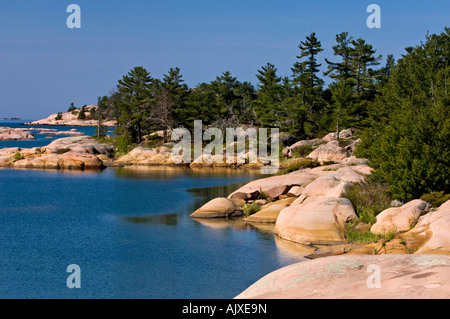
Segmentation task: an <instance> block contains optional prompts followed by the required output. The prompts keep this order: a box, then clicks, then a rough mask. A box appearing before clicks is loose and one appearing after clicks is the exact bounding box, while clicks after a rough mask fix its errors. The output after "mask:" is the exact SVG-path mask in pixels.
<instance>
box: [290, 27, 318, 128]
mask: <svg viewBox="0 0 450 319" xmlns="http://www.w3.org/2000/svg"><path fill="white" fill-rule="evenodd" d="M299 49H300V50H301V54H300V55H299V56H297V58H298V59H300V61H297V62H296V63H295V64H294V66H293V67H292V69H291V70H292V85H293V91H292V97H291V98H290V99H289V101H288V104H289V110H290V114H291V116H292V117H294V118H296V119H297V125H298V127H297V130H296V133H297V134H298V135H299V136H300V137H305V133H306V127H305V125H306V124H309V126H310V128H309V129H308V131H314V130H317V129H318V123H319V121H320V113H321V111H322V110H323V108H324V106H325V100H324V99H323V97H322V94H323V84H324V82H323V80H322V79H321V78H319V76H318V74H319V71H320V69H319V68H320V66H321V64H319V63H317V55H318V54H319V53H320V52H322V51H323V49H322V45H321V43H320V41H319V40H318V39H317V38H316V35H315V33H314V32H313V33H311V34H310V35H309V36H307V37H306V40H305V41H302V42H300V45H299Z"/></svg>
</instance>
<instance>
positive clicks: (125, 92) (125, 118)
mask: <svg viewBox="0 0 450 319" xmlns="http://www.w3.org/2000/svg"><path fill="white" fill-rule="evenodd" d="M153 84H154V79H153V78H152V77H151V75H150V73H149V72H148V71H147V70H146V69H145V68H143V67H135V68H133V69H132V70H131V71H130V72H128V74H127V75H125V76H123V78H122V79H121V80H119V84H118V85H117V88H118V90H119V92H120V93H121V94H122V97H123V99H122V100H121V101H120V103H119V108H120V109H121V116H120V118H119V122H118V124H119V125H120V127H121V128H122V129H124V130H127V131H128V132H129V133H130V135H131V136H132V139H133V140H134V141H136V142H137V143H141V142H142V136H143V125H144V124H145V123H144V122H145V120H146V119H147V118H148V116H149V113H150V112H149V111H150V109H151V105H152V102H153V101H152V99H153V96H152V93H154V92H152V85H153Z"/></svg>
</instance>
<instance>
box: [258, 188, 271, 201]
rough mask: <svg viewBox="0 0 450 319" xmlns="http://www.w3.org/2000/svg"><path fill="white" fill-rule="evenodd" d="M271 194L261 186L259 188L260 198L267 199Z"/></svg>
mask: <svg viewBox="0 0 450 319" xmlns="http://www.w3.org/2000/svg"><path fill="white" fill-rule="evenodd" d="M268 197H269V196H268V195H267V194H266V193H264V192H263V191H262V189H261V187H260V188H259V195H258V199H267V198H268Z"/></svg>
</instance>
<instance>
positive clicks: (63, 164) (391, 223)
mask: <svg viewBox="0 0 450 319" xmlns="http://www.w3.org/2000/svg"><path fill="white" fill-rule="evenodd" d="M333 134H334V133H331V134H329V135H327V136H326V137H324V138H323V139H318V140H312V141H307V142H305V141H300V142H297V143H295V144H292V145H291V146H288V147H285V149H284V150H283V154H285V156H286V157H287V158H289V157H291V158H292V160H291V161H288V162H287V163H295V161H296V159H295V154H296V149H297V148H304V146H305V145H309V146H312V147H311V148H310V149H309V151H311V152H310V153H309V154H308V155H307V156H306V159H307V160H308V161H314V162H316V163H318V162H319V161H320V162H321V164H322V165H321V166H318V167H310V168H300V169H295V170H293V171H292V172H290V173H287V174H283V175H274V176H270V177H266V178H261V179H257V180H254V181H251V182H249V183H247V184H246V185H244V186H242V187H240V188H239V189H237V190H236V191H234V192H232V193H230V194H229V195H228V196H227V197H223V198H215V199H213V200H211V201H209V202H208V203H205V204H204V205H203V206H202V207H200V208H199V209H198V210H196V211H195V212H193V213H192V214H191V217H192V218H195V219H197V220H198V221H201V222H202V223H206V224H208V223H209V221H212V220H217V219H223V220H228V221H230V222H231V221H233V220H235V219H238V220H241V221H242V222H244V223H247V224H248V225H252V226H254V227H257V228H259V227H263V228H264V227H266V226H264V225H271V227H272V228H271V229H272V231H273V234H274V237H275V239H276V240H277V241H280V240H281V241H286V243H288V242H289V243H292V244H295V245H297V246H298V247H300V248H299V250H301V251H303V252H304V255H305V257H306V258H308V259H309V261H305V262H302V263H301V265H297V266H294V265H292V267H293V268H292V267H291V266H289V267H291V268H289V267H286V268H283V269H280V270H279V271H277V272H275V273H273V274H269V275H268V276H266V277H267V278H266V277H264V278H262V279H261V281H258V282H257V283H255V284H254V285H252V287H249V289H248V290H246V291H245V292H243V293H242V294H240V295H239V296H237V298H308V297H311V298H314V297H317V298H339V297H349V298H351V297H352V296H353V297H357V296H358V295H357V294H353V295H352V294H351V293H350V292H348V291H347V290H345V292H346V294H343V293H342V294H341V293H336V295H332V291H334V290H336V286H333V285H340V284H341V281H342V278H345V276H349V278H352V276H356V275H355V274H354V272H355V271H362V270H361V269H363V268H364V267H365V265H366V264H368V263H369V262H370V263H372V264H373V263H375V264H383V265H384V266H383V267H385V269H384V271H388V272H390V271H394V270H392V269H394V268H395V267H397V266H398V265H404V266H405V267H406V266H407V265H410V264H411V263H415V262H416V260H417V259H416V256H429V255H430V254H432V255H433V256H431V257H427V258H429V260H431V261H430V263H434V262H435V263H437V264H438V265H440V268H439V269H436V275H433V276H430V280H431V279H433V282H435V285H436V286H433V287H435V288H436V289H435V290H427V289H428V288H426V287H431V286H429V285H431V284H427V283H426V282H425V281H423V280H416V281H414V284H412V285H410V286H411V287H416V288H417V289H418V290H420V291H423V293H424V295H422V296H424V297H425V298H427V297H430V296H431V297H434V296H442V297H444V298H445V297H446V296H447V297H450V286H449V282H448V276H446V277H445V276H444V277H445V278H443V272H445V271H446V272H447V273H448V271H449V270H450V257H447V256H441V255H450V236H449V234H450V201H447V202H445V203H444V204H442V205H441V206H440V207H436V208H431V207H430V205H429V204H428V203H427V202H425V201H423V200H419V199H417V200H413V201H410V202H408V203H401V204H398V203H397V204H395V205H393V206H392V207H390V208H388V209H386V210H384V211H382V212H381V213H380V214H379V215H377V217H376V222H375V223H374V224H373V225H372V224H365V223H362V222H361V223H359V224H358V225H356V228H357V227H359V228H360V229H365V230H364V231H365V232H370V233H373V234H379V235H380V236H381V235H386V234H391V236H390V238H389V239H386V238H385V237H381V238H382V239H379V240H377V241H374V242H371V243H353V242H349V240H348V239H347V238H346V236H347V229H348V225H349V224H350V223H352V222H354V221H357V219H358V216H357V212H356V211H355V208H354V206H353V205H352V202H351V201H350V200H348V199H347V198H345V197H344V196H343V194H344V193H345V191H346V190H347V189H348V188H349V187H350V186H351V185H354V184H358V183H360V184H364V183H365V182H366V177H367V176H368V175H369V174H370V173H371V170H372V168H371V167H370V166H369V165H368V164H367V161H366V160H365V159H358V158H355V157H354V156H353V149H354V147H355V144H356V143H357V142H358V141H357V140H355V139H350V138H348V137H347V139H348V140H347V142H346V143H344V144H345V145H344V146H342V145H341V144H340V142H342V139H337V136H335V135H333ZM169 146H170V145H167V146H165V145H163V146H158V147H154V148H147V147H144V146H138V147H136V148H135V149H133V150H132V151H130V152H129V153H128V154H125V155H122V156H118V157H115V156H114V148H113V146H112V145H104V144H101V143H99V142H98V141H96V140H95V139H93V138H91V137H89V136H85V135H83V136H72V137H65V138H60V139H57V140H54V141H53V142H52V143H50V144H49V145H47V146H45V147H36V148H31V149H21V148H17V147H15V148H5V149H0V167H12V168H17V169H24V168H26V169H30V168H39V169H77V170H89V169H104V168H106V167H108V166H110V167H114V166H129V165H137V166H144V165H147V166H152V165H161V166H180V165H179V164H175V161H174V159H173V158H172V155H171V149H170V147H169ZM302 160H305V158H303V159H302ZM263 165H264V164H262V163H258V164H257V165H255V164H239V165H238V164H237V163H229V164H226V165H224V164H219V165H215V164H214V163H207V162H206V163H205V162H203V158H202V161H195V162H194V163H191V164H190V165H189V166H190V167H192V168H197V167H217V166H227V167H234V168H244V169H253V168H260V167H262V166H263ZM284 165H286V163H285V164H284ZM182 166H187V165H186V164H182ZM250 208H256V212H254V213H249V209H250ZM269 228H270V227H269ZM386 255H389V256H393V257H392V258H394V259H386V258H387V257H386ZM364 256H365V257H364ZM389 258H391V257H389ZM408 258H409V259H408ZM417 258H419V257H417ZM424 258H425V257H424ZM316 260H320V262H319V261H316ZM343 261H345V263H347V264H348V263H350V264H358V265H360V266H361V265H362V266H361V267H360V266H358V267H356V268H357V269H355V268H354V267H350V268H349V267H347V266H345V267H344V266H342V267H343V268H342V267H341V266H339V265H341V264H342V262H343ZM313 263H314V265H316V263H317V267H316V269H317V272H314V271H312V270H311V271H312V275H311V276H312V278H316V279H317V280H318V281H317V280H312V281H308V284H305V285H303V286H301V287H297V286H296V285H295V284H294V283H295V282H297V281H298V280H300V278H301V276H303V275H302V274H303V273H304V271H305V270H304V268H305V267H306V268H308V267H312V266H308V265H309V264H311V265H312V264H313ZM347 264H346V265H347ZM336 265H338V266H336ZM324 267H325V268H324ZM330 267H341V268H342V269H347V270H348V271H347V270H345V271H344V274H340V275H339V276H336V277H330V276H329V275H330V274H328V273H326V272H324V271H323V269H328V268H330ZM341 268H340V269H341ZM292 269H295V271H292ZM308 269H309V268H308ZM320 269H322V270H320ZM429 269H430V268H429V267H428V268H427V267H425V268H423V267H422V268H420V269H418V270H417V276H422V275H423V274H426V273H427V271H428V270H429ZM285 273H286V274H285ZM280 274H281V275H280ZM287 274H291V275H292V274H295V275H296V276H297V277H295V276H294V277H292V276H291V275H287ZM323 274H326V276H325V275H324V276H325V277H323V276H322V275H323ZM289 276H291V277H289ZM358 276H360V274H359V275H358ZM322 277H323V278H325V279H326V280H327V282H329V283H330V285H331V286H330V287H331V288H329V290H328V291H329V292H328V293H327V292H326V290H325V288H323V287H325V286H323V287H322V286H320V285H321V283H320V280H322V279H320V278H322ZM289 278H290V279H289ZM418 278H421V277H418ZM268 280H270V281H271V282H273V283H274V284H273V285H266V284H265V282H267V281H268ZM278 282H280V287H282V288H279V289H275V290H274V289H273V287H274V285H275V286H276V285H278ZM418 282H420V284H419V283H418ZM286 283H290V284H289V285H287V286H286ZM388 283H389V284H388V285H387V288H389V289H388V291H386V292H385V293H386V294H385V295H384V296H386V297H387V298H390V296H391V295H390V293H391V292H390V291H391V290H393V289H395V284H398V283H397V281H396V280H394V278H393V277H392V278H389V280H388ZM360 284H361V285H362V283H360ZM405 285H406V284H404V286H405ZM417 285H419V286H420V285H421V286H420V287H419V286H417ZM427 285H428V286H427ZM291 286H295V287H297V288H296V289H294V290H291V289H287V288H283V287H291ZM316 286H320V287H322V288H320V289H315V290H314V289H313V288H314V287H316ZM255 287H256V288H255ZM262 287H263V288H262ZM405 287H406V286H405ZM408 287H409V286H408ZM423 287H425V288H423ZM316 288H317V287H316ZM308 289H313V290H311V291H309V290H308ZM333 289H334V290H333ZM417 289H416V290H414V289H409V288H408V289H406V288H405V290H404V293H405V295H404V296H406V297H412V298H414V297H417V296H418V295H417V293H416V291H417ZM424 289H425V290H424ZM430 289H431V288H430ZM308 291H309V292H308ZM355 291H358V290H355ZM343 292H344V291H343ZM426 292H430V294H425V293H426ZM365 294H366V295H365ZM363 295H364V296H366V297H368V298H379V297H380V296H381V295H380V294H370V291H366V292H362V293H361V296H363ZM394 297H395V296H394Z"/></svg>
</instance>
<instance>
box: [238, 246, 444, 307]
mask: <svg viewBox="0 0 450 319" xmlns="http://www.w3.org/2000/svg"><path fill="white" fill-rule="evenodd" d="M449 273H450V256H445V255H379V256H369V255H342V256H332V257H324V258H319V259H314V260H308V261H304V262H300V263H296V264H293V265H290V266H287V267H284V268H281V269H279V270H276V271H274V272H272V273H270V274H268V275H266V276H265V277H263V278H261V279H260V280H258V281H257V282H256V283H254V284H253V285H251V286H250V287H249V288H247V289H246V290H245V291H243V292H242V293H241V294H239V295H238V296H236V299H250V298H255V299H441V298H442V299H448V298H450V276H449ZM377 274H379V275H380V277H379V278H380V280H379V286H378V287H379V288H377V280H376V276H377Z"/></svg>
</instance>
